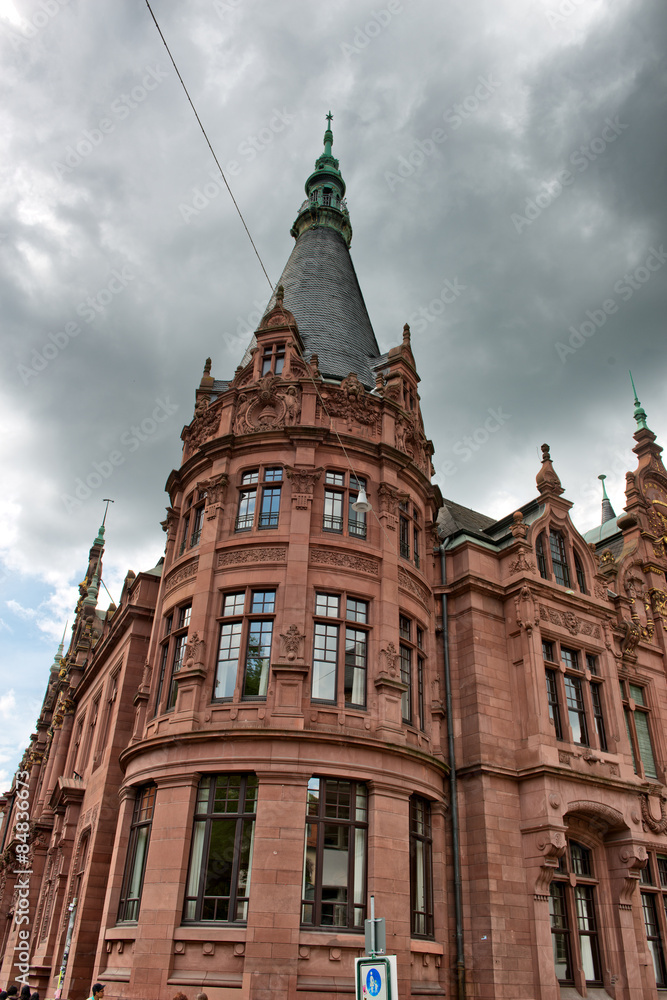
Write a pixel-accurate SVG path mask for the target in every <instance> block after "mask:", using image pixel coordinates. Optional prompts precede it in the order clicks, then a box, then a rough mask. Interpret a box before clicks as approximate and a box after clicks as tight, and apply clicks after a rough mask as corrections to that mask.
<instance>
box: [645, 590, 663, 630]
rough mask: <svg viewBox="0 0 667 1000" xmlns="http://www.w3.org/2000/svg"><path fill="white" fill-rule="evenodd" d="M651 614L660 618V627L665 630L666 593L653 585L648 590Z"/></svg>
mask: <svg viewBox="0 0 667 1000" xmlns="http://www.w3.org/2000/svg"><path fill="white" fill-rule="evenodd" d="M649 596H650V598H651V607H652V609H653V614H654V615H656V616H657V617H659V618H661V619H662V627H663V628H664V629H665V631H667V593H666V592H665V591H664V590H658V588H657V587H653V588H652V589H651V590H649Z"/></svg>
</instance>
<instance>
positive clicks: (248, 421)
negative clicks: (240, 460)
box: [233, 375, 301, 434]
mask: <svg viewBox="0 0 667 1000" xmlns="http://www.w3.org/2000/svg"><path fill="white" fill-rule="evenodd" d="M300 417H301V389H300V387H299V386H298V385H288V384H287V383H286V382H284V381H283V380H282V379H281V378H280V377H279V376H278V375H264V376H263V377H262V378H260V379H259V381H258V382H257V383H255V384H253V385H252V386H249V387H247V388H246V389H245V390H244V391H243V392H241V393H239V396H238V399H237V400H236V403H235V405H234V416H233V427H234V433H235V434H253V433H255V432H257V431H272V430H280V429H281V428H283V427H294V426H295V425H296V424H298V423H299V420H300Z"/></svg>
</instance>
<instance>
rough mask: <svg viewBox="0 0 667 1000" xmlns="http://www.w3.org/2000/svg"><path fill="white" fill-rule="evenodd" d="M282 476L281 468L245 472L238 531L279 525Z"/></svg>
mask: <svg viewBox="0 0 667 1000" xmlns="http://www.w3.org/2000/svg"><path fill="white" fill-rule="evenodd" d="M282 478H283V470H282V469H280V468H263V467H262V468H259V469H250V470H248V471H247V472H244V473H243V475H242V476H241V490H240V493H239V510H238V514H237V517H236V530H237V531H250V529H251V528H277V527H278V520H279V515H280V490H281V486H280V483H281V480H282ZM258 499H259V503H258Z"/></svg>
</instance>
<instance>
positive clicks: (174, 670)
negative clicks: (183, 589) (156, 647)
mask: <svg viewBox="0 0 667 1000" xmlns="http://www.w3.org/2000/svg"><path fill="white" fill-rule="evenodd" d="M191 611H192V607H191V605H189V604H187V605H186V606H185V607H183V608H179V609H178V610H177V611H175V612H174V614H173V615H170V616H169V617H170V619H171V622H169V638H168V640H167V642H166V648H167V657H166V660H165V666H166V665H167V663H170V667H171V670H170V675H169V694H168V696H167V705H166V708H167V711H168V710H169V709H172V708H173V707H174V706H175V704H176V696H177V694H178V675H179V673H180V670H181V667H182V666H183V660H184V658H185V647H186V645H187V642H188V625H189V624H190V612H191ZM172 625H173V626H174V627H173V629H172ZM161 681H162V678H160V682H161Z"/></svg>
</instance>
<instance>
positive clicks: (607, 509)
mask: <svg viewBox="0 0 667 1000" xmlns="http://www.w3.org/2000/svg"><path fill="white" fill-rule="evenodd" d="M606 478H607V477H606V476H598V479H599V480H600V482H601V483H602V521H601V522H600V523H601V524H605V523H606V522H607V521H612V520H613V519H614V518H615V517H616V514H615V512H614V508H613V507H612V505H611V500H610V499H609V497H608V496H607V490H606V489H605V485H604V481H605V479H606Z"/></svg>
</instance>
